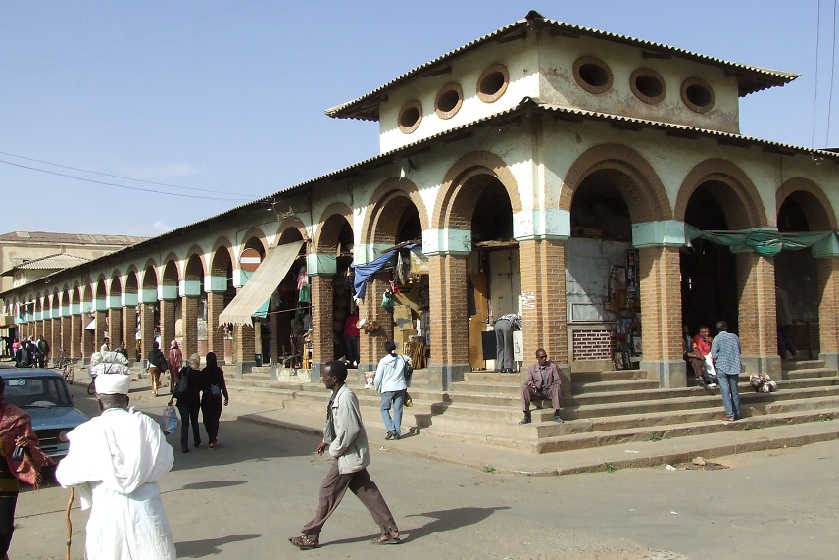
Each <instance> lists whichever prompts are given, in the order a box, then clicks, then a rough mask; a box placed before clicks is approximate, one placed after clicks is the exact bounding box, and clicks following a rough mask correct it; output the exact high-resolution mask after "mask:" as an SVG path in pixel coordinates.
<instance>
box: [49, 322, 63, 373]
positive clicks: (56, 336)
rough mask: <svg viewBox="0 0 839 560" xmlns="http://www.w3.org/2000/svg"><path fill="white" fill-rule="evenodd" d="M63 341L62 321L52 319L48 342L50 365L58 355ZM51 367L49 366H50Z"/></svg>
mask: <svg viewBox="0 0 839 560" xmlns="http://www.w3.org/2000/svg"><path fill="white" fill-rule="evenodd" d="M60 341H61V319H50V335H49V336H48V337H47V342H49V343H50V355H49V356H48V358H49V361H50V363H51V362H52V357H53V356H57V355H58V349H59V348H60V347H61V346H60ZM47 367H49V364H48V366H47Z"/></svg>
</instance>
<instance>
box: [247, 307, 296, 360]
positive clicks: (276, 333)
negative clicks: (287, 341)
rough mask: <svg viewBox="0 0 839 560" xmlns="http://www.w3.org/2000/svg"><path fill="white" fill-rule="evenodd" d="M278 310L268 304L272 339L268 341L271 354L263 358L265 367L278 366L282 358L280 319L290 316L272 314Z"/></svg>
mask: <svg viewBox="0 0 839 560" xmlns="http://www.w3.org/2000/svg"><path fill="white" fill-rule="evenodd" d="M276 310H277V309H276V307H274V304H273V303H269V304H268V322H269V325H270V328H269V331H270V333H271V338H270V339H269V340H268V345H269V346H270V352H269V354H268V355H267V356H263V357H262V365H265V366H267V365H268V364H269V363H275V364H276V363H277V361H278V359H279V357H280V317H282V316H285V315H288V313H282V314H280V313H272V311H276ZM254 334H256V333H254ZM260 351H261V350H260Z"/></svg>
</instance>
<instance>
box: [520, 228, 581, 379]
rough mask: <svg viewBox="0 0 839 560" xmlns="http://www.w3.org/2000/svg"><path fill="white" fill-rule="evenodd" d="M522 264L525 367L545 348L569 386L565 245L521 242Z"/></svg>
mask: <svg viewBox="0 0 839 560" xmlns="http://www.w3.org/2000/svg"><path fill="white" fill-rule="evenodd" d="M519 260H520V263H521V270H520V277H521V308H522V338H523V340H524V349H523V353H524V363H525V364H528V363H529V362H532V361H534V360H533V356H534V355H535V353H536V349H537V348H544V349H545V351H546V352H547V353H548V356H549V357H550V359H551V361H553V362H554V363H556V364H557V365H558V366H559V367H560V370H564V371H563V373H565V374H566V379H564V380H563V381H565V382H570V378H568V377H567V374H568V372H569V369H570V368H569V366H568V312H567V302H566V300H567V292H566V288H565V241H564V240H558V239H528V240H523V241H519Z"/></svg>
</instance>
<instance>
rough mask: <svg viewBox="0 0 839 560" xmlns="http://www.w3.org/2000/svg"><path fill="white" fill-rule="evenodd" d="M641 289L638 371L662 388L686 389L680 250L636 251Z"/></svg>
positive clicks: (652, 248)
mask: <svg viewBox="0 0 839 560" xmlns="http://www.w3.org/2000/svg"><path fill="white" fill-rule="evenodd" d="M638 259H639V260H638V268H639V277H640V278H639V279H640V289H641V340H642V352H643V354H642V361H641V369H644V370H647V372H649V373H650V374H651V375H652V376H653V377H654V378H658V379H659V382H660V383H661V386H662V387H685V386H687V374H686V373H685V362H684V360H683V359H682V326H681V325H682V293H681V284H680V280H679V277H680V270H679V261H680V258H679V248H678V247H674V246H652V247H644V248H642V249H639V252H638Z"/></svg>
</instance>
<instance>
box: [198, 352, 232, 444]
mask: <svg viewBox="0 0 839 560" xmlns="http://www.w3.org/2000/svg"><path fill="white" fill-rule="evenodd" d="M201 378H202V379H201V391H202V392H203V395H202V397H201V415H202V416H203V418H204V428H206V430H207V436H208V437H209V438H210V449H214V448H215V446H216V445H218V426H219V420H220V419H221V407H222V404H224V406H227V401H228V396H227V386H226V385H225V384H224V373H223V372H222V371H221V368H220V367H218V359H217V358H216V355H215V353H214V352H209V353H208V354H207V365H206V366H205V367H204V369H203V370H201ZM222 397H224V401H223V402H222Z"/></svg>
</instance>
